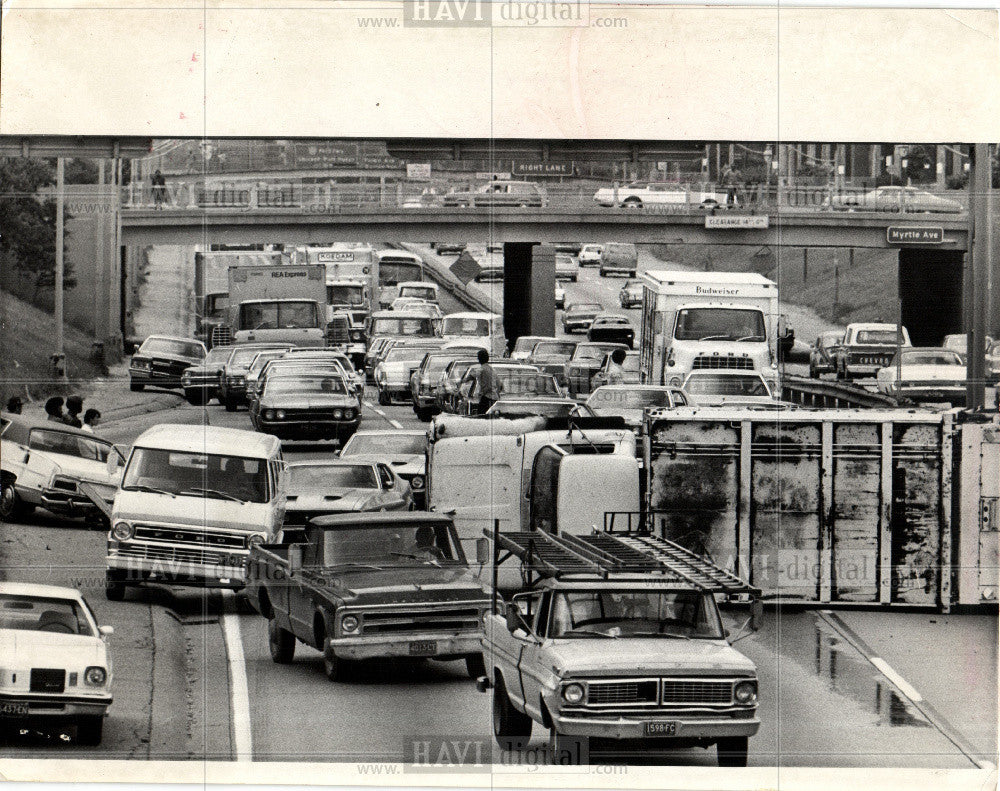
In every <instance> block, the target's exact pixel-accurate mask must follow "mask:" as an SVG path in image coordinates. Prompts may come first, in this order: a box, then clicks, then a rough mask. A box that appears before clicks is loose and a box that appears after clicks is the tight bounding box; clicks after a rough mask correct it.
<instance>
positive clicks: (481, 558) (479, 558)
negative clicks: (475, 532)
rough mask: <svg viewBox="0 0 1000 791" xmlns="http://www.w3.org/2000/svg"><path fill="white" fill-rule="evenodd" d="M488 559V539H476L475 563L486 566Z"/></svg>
mask: <svg viewBox="0 0 1000 791" xmlns="http://www.w3.org/2000/svg"><path fill="white" fill-rule="evenodd" d="M489 559H490V542H489V539H488V538H486V537H485V536H483V537H482V538H478V539H476V563H478V564H479V565H480V566H484V565H486V563H488V562H489Z"/></svg>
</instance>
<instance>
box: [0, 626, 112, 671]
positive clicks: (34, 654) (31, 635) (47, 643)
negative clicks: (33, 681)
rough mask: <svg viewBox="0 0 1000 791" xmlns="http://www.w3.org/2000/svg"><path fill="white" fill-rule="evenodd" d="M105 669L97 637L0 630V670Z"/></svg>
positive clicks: (103, 646)
mask: <svg viewBox="0 0 1000 791" xmlns="http://www.w3.org/2000/svg"><path fill="white" fill-rule="evenodd" d="M88 665H102V666H103V667H107V645H106V643H105V642H104V641H103V640H102V639H101V638H99V637H85V636H84V635H79V634H61V633H58V632H34V631H26V630H22V629H0V666H2V667H6V668H12V669H18V668H30V667H53V666H55V667H66V668H76V667H80V669H81V670H82V669H83V668H84V667H87V666H88Z"/></svg>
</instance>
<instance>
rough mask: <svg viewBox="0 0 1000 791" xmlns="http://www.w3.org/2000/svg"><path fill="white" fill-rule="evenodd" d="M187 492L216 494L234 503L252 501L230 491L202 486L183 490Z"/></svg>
mask: <svg viewBox="0 0 1000 791" xmlns="http://www.w3.org/2000/svg"><path fill="white" fill-rule="evenodd" d="M186 492H194V493H195V494H212V495H215V496H216V497H221V498H223V499H224V500H232V501H233V502H234V503H248V502H250V501H249V500H244V499H242V498H240V497H237V496H236V495H235V494H229V492H222V491H219V490H218V489H202V488H201V487H193V488H191V489H186V490H185V492H182V494H184V493H186Z"/></svg>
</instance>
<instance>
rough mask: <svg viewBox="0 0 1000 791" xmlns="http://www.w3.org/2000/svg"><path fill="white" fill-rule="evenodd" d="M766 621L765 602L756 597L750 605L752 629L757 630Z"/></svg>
mask: <svg viewBox="0 0 1000 791" xmlns="http://www.w3.org/2000/svg"><path fill="white" fill-rule="evenodd" d="M763 623H764V602H762V601H761V600H760V599H754V600H753V603H752V604H751V605H750V629H751V630H753V631H755V632H756V631H757V630H758V629H760V627H761V626H762V625H763Z"/></svg>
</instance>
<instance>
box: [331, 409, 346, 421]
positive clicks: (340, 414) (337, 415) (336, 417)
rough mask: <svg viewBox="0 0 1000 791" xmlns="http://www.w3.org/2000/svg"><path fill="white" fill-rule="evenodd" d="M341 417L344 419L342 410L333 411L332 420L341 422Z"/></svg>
mask: <svg viewBox="0 0 1000 791" xmlns="http://www.w3.org/2000/svg"><path fill="white" fill-rule="evenodd" d="M343 417H344V410H343V409H335V410H333V419H334V420H342V419H343Z"/></svg>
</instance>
